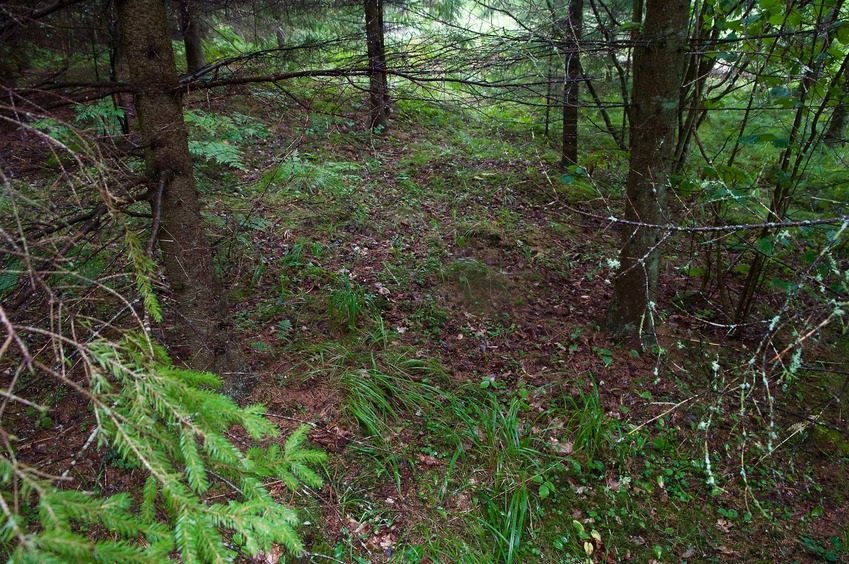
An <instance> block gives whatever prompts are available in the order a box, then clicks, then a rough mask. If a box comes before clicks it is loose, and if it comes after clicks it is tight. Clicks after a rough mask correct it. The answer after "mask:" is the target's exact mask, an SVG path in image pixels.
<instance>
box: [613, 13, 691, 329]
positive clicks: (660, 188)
mask: <svg viewBox="0 0 849 564" xmlns="http://www.w3.org/2000/svg"><path fill="white" fill-rule="evenodd" d="M688 14H689V4H688V0H647V2H646V15H645V20H644V23H643V31H642V33H641V34H640V35H639V37H638V38H637V45H636V47H635V48H634V89H633V90H634V92H633V98H632V99H633V108H632V116H633V120H632V121H631V139H630V145H631V160H630V165H629V167H630V170H629V173H628V188H627V196H626V202H625V219H627V220H630V221H637V222H642V223H648V224H663V223H666V222H667V221H668V220H667V219H666V201H667V188H668V187H667V184H668V182H669V175H670V172H671V171H672V168H673V166H674V160H675V131H676V127H677V125H678V110H679V101H680V96H681V81H682V75H683V69H684V61H685V57H686V51H685V46H686V44H687V18H688ZM662 237H663V233H662V232H660V231H659V230H657V229H646V228H635V227H633V226H626V227H625V228H624V230H623V241H622V250H621V251H620V254H619V263H620V266H619V271H618V272H617V275H616V280H615V281H614V284H613V297H612V299H611V302H610V305H609V307H608V309H607V317H606V319H605V326H606V328H607V330H608V331H609V332H610V333H611V334H612V335H614V336H617V337H624V338H639V339H640V340H641V341H642V342H643V344H652V343H654V342H655V339H656V337H655V333H654V322H653V315H654V313H653V312H652V311H651V309H652V305H653V304H654V303H656V301H657V277H658V268H659V263H660V252H659V246H660V243H661V239H662Z"/></svg>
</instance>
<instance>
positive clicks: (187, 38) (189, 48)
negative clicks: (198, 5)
mask: <svg viewBox="0 0 849 564" xmlns="http://www.w3.org/2000/svg"><path fill="white" fill-rule="evenodd" d="M180 28H181V31H182V32H183V44H184V45H185V46H186V71H187V72H188V73H189V74H192V73H194V72H197V71H199V70H200V69H202V68H203V67H204V66H206V61H205V60H204V57H203V43H202V42H201V32H200V24H199V23H198V20H197V16H196V14H195V11H194V6H192V2H191V0H180Z"/></svg>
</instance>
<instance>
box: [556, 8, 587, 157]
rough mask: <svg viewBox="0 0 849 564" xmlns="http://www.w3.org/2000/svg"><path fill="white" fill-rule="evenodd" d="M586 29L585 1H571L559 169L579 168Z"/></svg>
mask: <svg viewBox="0 0 849 564" xmlns="http://www.w3.org/2000/svg"><path fill="white" fill-rule="evenodd" d="M583 26H584V0H569V15H568V17H567V18H566V29H565V30H564V36H565V38H566V83H565V84H564V86H563V150H562V154H561V159H560V168H562V169H565V168H566V167H568V166H571V165H576V164H578V105H579V104H578V94H579V92H580V86H581V77H582V76H583V72H582V70H581V51H580V42H581V30H582V28H583Z"/></svg>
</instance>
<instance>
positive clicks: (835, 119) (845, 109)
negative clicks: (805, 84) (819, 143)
mask: <svg viewBox="0 0 849 564" xmlns="http://www.w3.org/2000/svg"><path fill="white" fill-rule="evenodd" d="M842 75H843V76H839V77H835V80H837V81H839V82H840V83H841V84H840V88H841V89H842V90H843V95H842V96H840V101H839V102H838V104H837V105H836V106H835V107H834V113H832V114H831V121H829V122H828V129H826V130H825V133H824V134H823V141H825V144H826V145H828V146H829V147H837V146H839V145H845V144H846V128H847V127H849V94H847V93H846V87H847V85H849V66H845V67H844V70H843V73H842Z"/></svg>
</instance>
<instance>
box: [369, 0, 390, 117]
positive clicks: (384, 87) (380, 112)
mask: <svg viewBox="0 0 849 564" xmlns="http://www.w3.org/2000/svg"><path fill="white" fill-rule="evenodd" d="M365 12H366V46H367V49H368V75H369V126H370V127H371V129H372V130H374V129H381V130H385V128H386V126H387V123H388V121H389V111H390V108H389V103H390V100H389V80H388V78H387V76H386V48H385V45H384V38H383V35H384V26H383V0H365Z"/></svg>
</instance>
